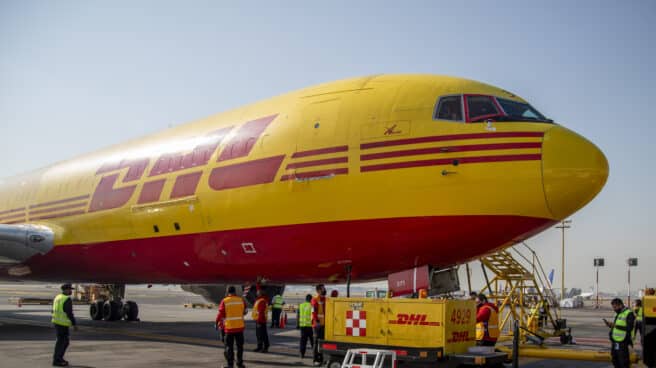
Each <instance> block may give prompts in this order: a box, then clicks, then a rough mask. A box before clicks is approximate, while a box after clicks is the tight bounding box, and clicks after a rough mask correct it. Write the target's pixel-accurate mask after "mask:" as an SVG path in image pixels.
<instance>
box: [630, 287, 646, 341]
mask: <svg viewBox="0 0 656 368" xmlns="http://www.w3.org/2000/svg"><path fill="white" fill-rule="evenodd" d="M633 314H634V315H635V328H634V329H633V337H634V338H635V336H636V335H638V332H640V344H641V345H642V346H643V349H644V344H643V340H644V337H645V336H644V335H643V334H642V300H640V299H636V301H635V307H634V308H633Z"/></svg>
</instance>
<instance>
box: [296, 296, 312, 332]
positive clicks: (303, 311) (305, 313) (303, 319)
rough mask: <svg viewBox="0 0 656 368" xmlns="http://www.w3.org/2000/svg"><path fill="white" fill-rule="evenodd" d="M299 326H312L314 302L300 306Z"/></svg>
mask: <svg viewBox="0 0 656 368" xmlns="http://www.w3.org/2000/svg"><path fill="white" fill-rule="evenodd" d="M298 326H299V327H312V304H310V303H309V302H305V303H301V305H299V306H298Z"/></svg>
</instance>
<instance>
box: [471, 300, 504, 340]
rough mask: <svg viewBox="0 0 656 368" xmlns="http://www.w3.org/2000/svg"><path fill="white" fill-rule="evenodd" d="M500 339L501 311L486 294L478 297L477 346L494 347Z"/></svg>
mask: <svg viewBox="0 0 656 368" xmlns="http://www.w3.org/2000/svg"><path fill="white" fill-rule="evenodd" d="M498 338H499V309H498V308H497V306H496V305H494V304H492V303H489V302H488V301H487V297H486V296H485V294H483V293H480V294H478V296H477V297H476V345H481V346H494V345H495V344H496V343H497V339H498Z"/></svg>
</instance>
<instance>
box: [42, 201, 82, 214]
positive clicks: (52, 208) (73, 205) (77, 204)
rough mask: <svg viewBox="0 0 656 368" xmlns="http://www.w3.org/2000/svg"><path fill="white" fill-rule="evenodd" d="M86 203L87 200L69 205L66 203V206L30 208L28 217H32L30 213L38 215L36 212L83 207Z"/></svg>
mask: <svg viewBox="0 0 656 368" xmlns="http://www.w3.org/2000/svg"><path fill="white" fill-rule="evenodd" d="M86 205H87V202H80V203H73V204H69V205H66V206H57V207H50V208H46V209H44V210H38V211H31V210H30V217H32V215H38V214H41V213H49V212H55V211H61V210H67V209H70V208H78V207H84V206H86Z"/></svg>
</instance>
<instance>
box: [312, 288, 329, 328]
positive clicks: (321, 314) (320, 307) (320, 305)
mask: <svg viewBox="0 0 656 368" xmlns="http://www.w3.org/2000/svg"><path fill="white" fill-rule="evenodd" d="M314 300H315V303H316V305H317V319H318V322H319V326H325V325H326V315H325V313H326V312H325V310H326V306H325V305H324V303H325V298H324V300H321V296H319V295H316V296H315V297H314ZM313 322H314V321H313ZM313 325H314V326H316V325H317V324H316V323H313Z"/></svg>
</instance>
